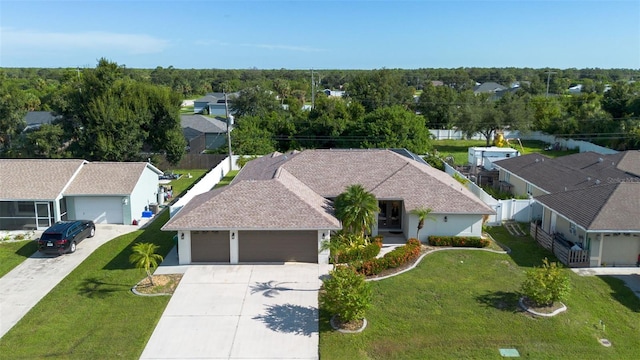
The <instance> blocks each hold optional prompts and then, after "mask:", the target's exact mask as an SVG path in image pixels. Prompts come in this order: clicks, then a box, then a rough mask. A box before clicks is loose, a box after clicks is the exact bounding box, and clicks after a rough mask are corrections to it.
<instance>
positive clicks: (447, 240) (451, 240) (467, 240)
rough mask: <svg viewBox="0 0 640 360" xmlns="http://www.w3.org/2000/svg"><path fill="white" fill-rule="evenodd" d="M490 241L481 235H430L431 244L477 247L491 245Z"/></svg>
mask: <svg viewBox="0 0 640 360" xmlns="http://www.w3.org/2000/svg"><path fill="white" fill-rule="evenodd" d="M489 244H490V241H489V240H487V239H482V238H479V237H467V236H429V245H433V246H450V247H475V248H483V247H487V246H489Z"/></svg>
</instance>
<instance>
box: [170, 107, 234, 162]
mask: <svg viewBox="0 0 640 360" xmlns="http://www.w3.org/2000/svg"><path fill="white" fill-rule="evenodd" d="M180 123H181V125H182V134H183V135H184V137H185V138H186V139H187V143H188V144H189V150H190V151H191V152H193V153H199V152H202V151H204V150H211V149H217V148H219V147H221V146H223V145H224V144H226V141H227V123H226V122H225V121H222V120H219V119H216V118H212V117H209V116H204V115H180ZM231 130H233V127H231V129H229V131H231Z"/></svg>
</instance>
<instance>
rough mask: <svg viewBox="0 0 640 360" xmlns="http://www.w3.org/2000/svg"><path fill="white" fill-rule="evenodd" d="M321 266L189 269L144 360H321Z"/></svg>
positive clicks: (201, 267) (267, 265)
mask: <svg viewBox="0 0 640 360" xmlns="http://www.w3.org/2000/svg"><path fill="white" fill-rule="evenodd" d="M320 275H321V274H320V267H319V266H318V265H317V264H284V265H282V264H273V265H271V264H265V265H248V264H247V265H191V266H189V269H187V271H186V272H185V274H184V276H183V278H182V280H181V281H180V284H179V285H178V288H177V289H176V291H175V293H174V294H173V296H172V298H171V300H170V301H169V304H168V305H167V308H166V309H165V311H164V313H163V314H162V317H161V319H160V321H159V322H158V325H157V326H156V328H155V330H154V332H153V334H152V336H151V338H150V340H149V342H148V343H147V346H146V348H145V349H144V352H143V353H142V356H141V359H317V358H318V338H319V335H318V289H319V287H320V285H321V281H320Z"/></svg>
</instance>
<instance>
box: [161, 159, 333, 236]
mask: <svg viewBox="0 0 640 360" xmlns="http://www.w3.org/2000/svg"><path fill="white" fill-rule="evenodd" d="M332 211H333V210H332V206H331V202H330V201H329V200H326V199H325V198H323V197H321V196H320V195H318V194H316V193H314V192H313V191H311V189H309V188H308V187H307V186H305V185H304V184H303V183H301V182H300V181H299V180H298V179H296V178H295V177H293V176H292V175H291V174H289V173H288V172H287V171H286V170H284V169H280V170H279V171H278V174H276V175H275V177H273V178H272V179H270V180H247V181H241V182H238V183H234V184H232V185H229V186H227V187H225V188H221V189H216V190H214V191H210V192H208V193H204V194H202V195H199V196H197V197H196V198H194V199H193V200H192V201H191V202H189V203H188V204H187V205H186V206H185V207H184V208H183V209H182V210H181V211H180V212H178V214H176V215H175V216H174V217H173V218H171V220H169V222H168V223H167V224H166V225H165V226H163V228H162V230H182V229H198V230H216V229H229V228H237V229H287V230H303V229H305V230H309V229H340V222H339V221H338V220H337V219H336V218H335V217H334V216H333V214H332Z"/></svg>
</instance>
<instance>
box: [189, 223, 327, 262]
mask: <svg viewBox="0 0 640 360" xmlns="http://www.w3.org/2000/svg"><path fill="white" fill-rule="evenodd" d="M229 244H230V241H229V232H228V231H197V232H196V231H194V232H192V233H191V261H193V262H229V259H230V253H229V251H230V245H229ZM238 247H239V252H238V259H239V262H241V263H242V262H286V261H298V262H309V263H317V262H318V233H317V231H239V232H238Z"/></svg>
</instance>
